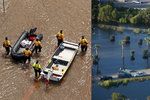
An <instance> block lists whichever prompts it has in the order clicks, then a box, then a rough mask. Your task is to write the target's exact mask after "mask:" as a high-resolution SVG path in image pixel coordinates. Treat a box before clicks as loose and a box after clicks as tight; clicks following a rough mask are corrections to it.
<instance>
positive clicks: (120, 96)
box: [111, 92, 127, 100]
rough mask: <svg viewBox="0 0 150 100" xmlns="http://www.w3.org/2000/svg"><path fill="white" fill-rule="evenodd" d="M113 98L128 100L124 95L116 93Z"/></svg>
mask: <svg viewBox="0 0 150 100" xmlns="http://www.w3.org/2000/svg"><path fill="white" fill-rule="evenodd" d="M111 97H112V100H126V99H127V97H126V96H125V95H122V94H120V93H115V92H114V93H112V95H111Z"/></svg>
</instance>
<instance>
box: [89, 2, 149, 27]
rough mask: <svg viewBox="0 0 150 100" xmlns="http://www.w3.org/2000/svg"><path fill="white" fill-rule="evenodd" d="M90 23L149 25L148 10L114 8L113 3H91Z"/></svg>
mask: <svg viewBox="0 0 150 100" xmlns="http://www.w3.org/2000/svg"><path fill="white" fill-rule="evenodd" d="M92 21H93V22H95V23H96V22H98V23H104V24H133V25H146V26H148V25H150V8H148V9H133V8H115V7H114V6H113V3H110V4H100V3H99V2H98V1H97V0H93V3H92Z"/></svg>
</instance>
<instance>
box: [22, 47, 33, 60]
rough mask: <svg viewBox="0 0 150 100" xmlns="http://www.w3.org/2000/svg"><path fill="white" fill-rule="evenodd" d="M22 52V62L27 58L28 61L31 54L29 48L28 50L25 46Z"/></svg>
mask: <svg viewBox="0 0 150 100" xmlns="http://www.w3.org/2000/svg"><path fill="white" fill-rule="evenodd" d="M23 54H24V57H25V58H24V63H26V61H27V60H28V62H29V63H30V61H31V55H32V52H31V50H29V48H26V49H25V50H24V51H23Z"/></svg>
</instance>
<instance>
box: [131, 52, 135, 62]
mask: <svg viewBox="0 0 150 100" xmlns="http://www.w3.org/2000/svg"><path fill="white" fill-rule="evenodd" d="M130 60H131V61H134V60H135V51H134V50H132V51H131V58H130Z"/></svg>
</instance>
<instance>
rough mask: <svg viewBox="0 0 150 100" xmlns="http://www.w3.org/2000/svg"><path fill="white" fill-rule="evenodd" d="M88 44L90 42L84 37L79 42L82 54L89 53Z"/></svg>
mask: <svg viewBox="0 0 150 100" xmlns="http://www.w3.org/2000/svg"><path fill="white" fill-rule="evenodd" d="M87 44H88V41H87V40H86V39H85V37H84V36H82V37H81V39H80V42H79V46H80V45H81V51H82V52H86V51H87V47H88V46H87Z"/></svg>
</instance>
